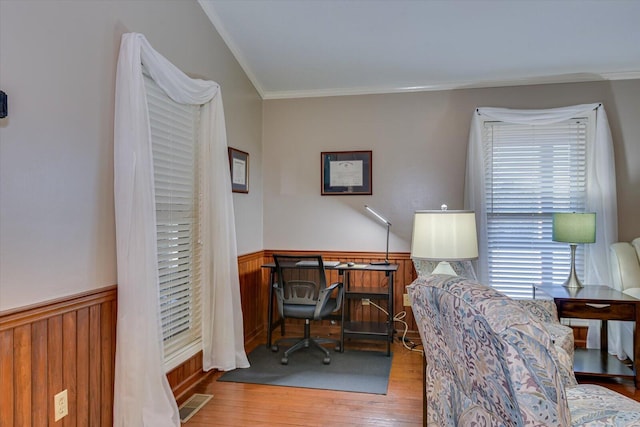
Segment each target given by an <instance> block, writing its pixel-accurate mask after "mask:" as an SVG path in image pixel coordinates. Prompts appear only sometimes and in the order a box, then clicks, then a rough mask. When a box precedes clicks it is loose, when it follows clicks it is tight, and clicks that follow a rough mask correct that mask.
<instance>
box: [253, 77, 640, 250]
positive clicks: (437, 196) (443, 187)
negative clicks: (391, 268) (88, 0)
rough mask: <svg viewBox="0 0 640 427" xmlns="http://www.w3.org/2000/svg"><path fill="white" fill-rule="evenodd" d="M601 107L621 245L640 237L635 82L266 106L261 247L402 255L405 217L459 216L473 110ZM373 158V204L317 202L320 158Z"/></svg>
mask: <svg viewBox="0 0 640 427" xmlns="http://www.w3.org/2000/svg"><path fill="white" fill-rule="evenodd" d="M600 101H601V102H603V103H604V105H605V109H606V111H607V114H608V116H609V121H610V125H611V128H612V134H613V139H614V150H615V159H616V168H617V171H616V176H617V185H618V211H619V230H620V238H621V239H622V240H630V239H631V238H632V237H637V236H640V221H638V212H640V143H639V142H638V141H640V121H639V120H638V111H640V80H628V81H614V82H605V81H600V82H589V83H572V84H555V85H537V86H518V87H502V88H486V89H461V90H449V91H439V92H422V93H404V94H389V95H368V96H345V97H325V98H308V99H288V100H268V101H265V103H264V105H265V106H264V117H263V121H264V135H263V150H264V164H265V165H267V167H265V171H264V179H265V182H264V191H265V204H264V209H265V211H264V215H265V238H264V240H265V247H266V248H268V249H306V250H348V251H384V245H385V228H384V227H383V226H382V224H380V223H379V222H377V220H376V219H375V218H373V217H372V216H371V215H369V214H367V213H366V212H365V211H364V208H363V206H364V205H365V204H369V205H371V206H373V207H374V208H375V209H377V210H378V211H379V212H381V213H382V214H384V215H386V216H387V218H388V219H389V220H390V221H391V223H392V224H393V225H392V227H391V231H392V233H393V235H392V237H391V242H390V250H391V251H392V252H393V251H409V249H410V244H411V228H412V221H413V212H414V211H415V210H418V209H439V207H440V205H441V204H442V203H446V204H448V205H449V208H450V209H461V208H462V207H463V193H464V173H465V165H466V149H467V142H468V135H469V124H470V121H471V117H472V114H473V112H474V109H475V108H476V107H482V106H484V107H488V106H492V107H510V108H552V107H560V106H567V105H574V104H582V103H590V102H600ZM341 150H372V151H373V195H372V196H321V195H320V153H321V152H322V151H341Z"/></svg>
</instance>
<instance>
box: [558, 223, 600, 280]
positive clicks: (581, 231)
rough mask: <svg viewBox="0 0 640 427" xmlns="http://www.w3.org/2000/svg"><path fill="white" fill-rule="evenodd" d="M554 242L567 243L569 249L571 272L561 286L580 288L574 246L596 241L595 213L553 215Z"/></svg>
mask: <svg viewBox="0 0 640 427" xmlns="http://www.w3.org/2000/svg"><path fill="white" fill-rule="evenodd" d="M551 239H552V240H553V241H554V242H564V243H569V246H570V247H571V271H570V272H569V277H568V278H567V280H566V281H565V282H564V283H563V284H562V286H565V287H567V288H581V287H582V283H581V282H580V279H578V276H577V275H576V246H577V244H578V243H594V242H595V241H596V214H595V213H575V212H574V213H554V214H553V235H552V238H551Z"/></svg>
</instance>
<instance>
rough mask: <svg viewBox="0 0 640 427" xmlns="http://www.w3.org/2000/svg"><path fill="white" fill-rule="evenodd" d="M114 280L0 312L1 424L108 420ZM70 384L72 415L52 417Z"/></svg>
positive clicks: (76, 423)
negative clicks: (55, 402)
mask: <svg viewBox="0 0 640 427" xmlns="http://www.w3.org/2000/svg"><path fill="white" fill-rule="evenodd" d="M116 292H117V291H116V286H115V285H114V286H109V287H106V288H101V289H97V290H93V291H89V292H85V293H82V294H77V295H73V296H70V297H66V298H61V299H58V300H55V301H48V302H46V303H43V304H37V305H34V306H30V307H25V308H21V309H18V310H10V311H6V312H2V313H0V378H1V380H0V396H2V398H0V426H1V427H5V426H7V427H8V426H30V425H33V426H46V425H55V424H58V425H63V426H110V425H112V424H113V421H112V419H113V415H112V414H113V378H114V363H115V338H116V329H115V326H116V301H117V298H116ZM65 389H66V390H67V398H68V409H69V415H68V416H66V417H65V418H63V419H61V420H60V421H58V422H57V423H56V422H55V421H54V412H53V397H54V396H55V395H56V394H57V393H59V392H61V391H62V390H65Z"/></svg>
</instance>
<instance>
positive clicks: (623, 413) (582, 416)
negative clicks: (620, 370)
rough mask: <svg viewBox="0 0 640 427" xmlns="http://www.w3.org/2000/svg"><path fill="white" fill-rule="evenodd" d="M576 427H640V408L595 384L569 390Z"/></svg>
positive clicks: (569, 388) (569, 400)
mask: <svg viewBox="0 0 640 427" xmlns="http://www.w3.org/2000/svg"><path fill="white" fill-rule="evenodd" d="M567 399H568V402H569V409H570V411H571V425H572V426H587V425H588V426H603V427H604V426H617V427H625V426H629V427H631V426H639V425H640V412H639V411H638V409H639V408H640V404H639V403H638V402H636V401H635V400H632V399H629V398H628V397H626V396H623V395H621V394H619V393H616V392H614V391H611V390H609V389H606V388H604V387H600V386H597V385H592V384H581V385H577V386H573V387H567Z"/></svg>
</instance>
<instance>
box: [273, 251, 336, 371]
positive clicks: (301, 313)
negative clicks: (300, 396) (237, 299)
mask: <svg viewBox="0 0 640 427" xmlns="http://www.w3.org/2000/svg"><path fill="white" fill-rule="evenodd" d="M273 259H274V261H275V264H276V273H277V275H278V280H277V282H276V283H274V284H273V287H274V291H275V294H276V299H277V302H278V312H279V313H280V317H282V319H283V320H284V319H286V318H294V319H304V337H298V338H283V339H280V340H278V341H277V342H276V343H275V344H274V345H273V346H271V350H272V351H274V352H277V351H278V345H279V344H282V343H294V344H293V346H291V347H290V348H288V349H287V350H286V351H285V352H284V355H283V356H282V359H281V360H280V362H281V363H282V364H283V365H286V364H287V363H289V356H290V355H291V354H292V353H293V352H295V351H298V350H300V349H301V348H308V347H315V348H317V349H319V350H320V351H322V352H323V353H324V355H325V357H324V359H323V360H322V363H324V364H325V365H328V364H329V363H331V357H330V356H329V350H327V349H326V348H324V347H323V346H322V345H321V344H327V343H331V344H335V345H336V347H335V349H336V351H339V350H340V341H338V340H332V339H328V338H311V336H310V321H311V320H322V319H324V318H326V317H328V316H329V315H330V314H331V313H334V312H336V311H338V310H339V309H340V308H341V306H342V293H343V287H342V283H340V282H337V283H333V284H332V285H331V286H329V287H327V280H326V276H325V271H324V263H323V262H322V256H320V255H276V254H274V255H273ZM336 289H337V295H336V297H335V298H332V293H333V292H334V291H335V290H336Z"/></svg>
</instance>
